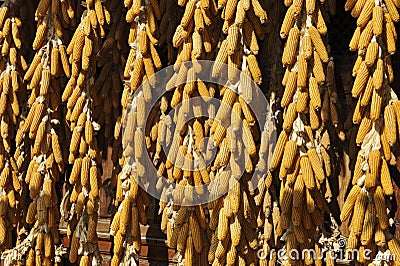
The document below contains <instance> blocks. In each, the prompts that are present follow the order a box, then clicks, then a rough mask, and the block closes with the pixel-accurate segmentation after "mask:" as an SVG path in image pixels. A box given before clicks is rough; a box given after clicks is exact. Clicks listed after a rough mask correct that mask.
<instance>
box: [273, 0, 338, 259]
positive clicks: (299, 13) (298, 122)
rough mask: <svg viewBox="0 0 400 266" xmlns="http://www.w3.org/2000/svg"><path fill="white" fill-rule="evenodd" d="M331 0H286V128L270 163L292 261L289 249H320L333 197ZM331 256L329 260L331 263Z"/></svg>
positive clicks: (280, 231)
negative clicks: (277, 180) (276, 177)
mask: <svg viewBox="0 0 400 266" xmlns="http://www.w3.org/2000/svg"><path fill="white" fill-rule="evenodd" d="M333 2H334V1H321V2H320V1H312V0H311V1H302V0H294V1H285V4H286V5H287V6H288V7H289V8H288V10H287V12H286V15H285V18H284V20H283V23H282V27H281V33H280V34H281V37H282V38H287V41H286V45H285V48H284V51H283V56H282V63H283V64H284V65H285V66H286V72H285V75H284V78H283V81H282V84H283V85H284V86H285V90H284V93H283V96H282V99H281V106H282V107H283V108H285V111H284V121H283V131H282V132H281V133H280V135H279V137H278V141H277V144H276V150H275V153H274V156H273V158H272V161H271V164H270V166H269V167H270V170H271V171H274V170H276V169H279V178H280V179H281V182H282V183H281V191H280V208H281V219H280V222H279V224H278V227H277V229H276V234H278V235H282V234H283V233H285V234H284V240H285V241H286V244H285V246H286V250H287V252H288V253H287V254H288V256H287V259H288V263H290V264H292V263H296V261H295V260H296V259H294V260H293V259H292V258H291V257H290V256H289V254H290V253H289V252H291V251H292V252H293V251H294V250H298V251H301V250H304V249H315V250H316V252H317V253H320V252H321V247H320V246H319V245H318V244H317V243H316V242H315V235H317V236H318V235H319V234H320V233H321V232H322V231H323V228H322V225H323V224H322V222H323V220H324V219H323V217H324V216H323V215H324V213H325V212H326V211H327V205H326V200H325V198H324V194H325V196H329V191H330V189H329V182H328V180H327V178H328V177H330V176H331V174H332V166H331V162H330V156H329V154H328V152H327V149H328V146H329V144H330V141H329V139H330V136H329V133H328V130H327V128H328V127H329V126H330V125H331V124H332V125H334V126H337V124H338V117H337V113H336V107H335V100H336V99H335V96H336V95H335V88H334V86H333V85H334V84H333V82H334V81H333V75H334V71H333V62H332V59H330V58H329V55H328V49H327V47H326V44H325V42H324V40H323V38H324V36H325V35H326V34H327V27H326V24H325V20H326V19H327V16H328V12H329V13H333V12H334V3H333ZM279 166H280V167H279ZM304 203H305V204H304ZM299 253H300V254H301V252H299ZM292 254H293V253H292ZM318 255H319V254H318ZM328 257H329V258H330V256H328ZM329 258H328V260H327V263H328V264H329V265H333V264H332V263H333V262H332V261H331V260H330V259H329ZM298 259H301V258H298ZM303 259H304V260H305V263H306V264H307V265H312V264H314V263H315V264H317V265H318V264H320V263H321V256H317V259H316V261H315V262H314V261H313V258H311V257H310V256H308V257H306V258H303Z"/></svg>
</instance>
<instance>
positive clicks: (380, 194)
mask: <svg viewBox="0 0 400 266" xmlns="http://www.w3.org/2000/svg"><path fill="white" fill-rule="evenodd" d="M348 9H349V10H350V9H351V7H350V6H349V8H348ZM352 16H354V17H355V18H357V29H356V33H355V34H354V36H356V35H359V37H357V38H356V37H354V36H353V39H352V42H351V44H350V47H353V49H352V50H358V55H359V57H358V60H357V61H358V62H357V63H356V65H355V67H354V69H353V76H355V81H354V84H353V89H352V93H353V96H354V97H356V98H358V102H360V106H362V107H361V108H362V109H358V110H355V114H354V116H353V120H354V122H361V123H360V126H359V128H358V129H357V128H355V130H357V131H358V132H357V140H356V142H357V145H358V146H360V147H361V149H360V151H359V152H358V155H357V162H356V164H355V169H354V172H353V181H352V185H353V188H352V190H351V191H356V190H357V191H360V190H361V193H362V195H366V197H367V198H368V200H367V202H368V207H367V208H365V206H363V207H362V208H360V205H359V204H358V203H357V201H354V199H353V198H354V197H353V196H354V195H353V194H354V193H353V194H352V192H350V194H349V195H348V197H347V199H346V201H345V204H344V206H343V208H342V213H341V219H342V221H344V220H347V219H349V218H350V219H349V221H350V234H351V235H352V236H354V237H353V238H354V241H352V242H351V243H350V241H349V243H348V245H347V248H348V249H354V248H357V249H370V250H373V252H372V253H371V258H375V257H378V256H379V255H378V251H376V249H374V246H375V245H378V246H381V248H380V249H381V251H379V252H384V251H385V250H390V253H393V252H395V251H392V249H393V246H392V247H391V246H390V245H389V246H386V245H384V246H382V245H381V244H380V242H388V241H392V240H391V238H392V236H391V235H390V234H386V233H385V235H381V237H380V240H379V241H375V242H373V243H371V242H370V241H371V237H372V235H375V236H377V235H380V234H381V232H388V228H389V227H390V223H389V220H390V219H391V217H389V215H388V212H387V208H388V206H386V202H385V197H386V196H390V195H392V193H393V186H392V179H391V176H390V172H389V168H388V165H389V164H390V163H391V158H392V156H393V153H392V149H393V148H394V146H395V145H396V143H397V138H398V132H397V130H398V129H397V125H398V122H397V121H398V116H397V114H396V107H397V106H398V99H397V96H396V94H395V93H394V92H393V90H392V89H391V87H390V86H389V83H391V82H392V81H393V75H387V74H386V73H388V71H390V69H391V65H390V56H391V55H392V54H393V53H395V50H396V48H395V46H394V42H395V39H396V37H395V36H396V32H395V29H394V24H393V23H394V22H395V21H398V11H397V7H396V6H395V5H394V4H393V1H385V2H379V1H359V2H357V3H356V4H355V5H354V7H352ZM364 205H365V204H364ZM353 209H354V211H353V212H352V210H353ZM371 213H373V215H371ZM375 213H376V215H375ZM351 214H352V216H351ZM371 223H372V224H376V223H377V224H378V225H377V226H371V225H370V224H371ZM360 228H363V230H362V232H361V229H360ZM378 231H379V232H378ZM382 238H383V239H382ZM377 239H379V238H376V240H377ZM393 240H394V239H393ZM371 247H372V248H371ZM351 259H354V260H357V258H351ZM359 262H360V263H362V264H366V263H367V261H363V260H362V259H359Z"/></svg>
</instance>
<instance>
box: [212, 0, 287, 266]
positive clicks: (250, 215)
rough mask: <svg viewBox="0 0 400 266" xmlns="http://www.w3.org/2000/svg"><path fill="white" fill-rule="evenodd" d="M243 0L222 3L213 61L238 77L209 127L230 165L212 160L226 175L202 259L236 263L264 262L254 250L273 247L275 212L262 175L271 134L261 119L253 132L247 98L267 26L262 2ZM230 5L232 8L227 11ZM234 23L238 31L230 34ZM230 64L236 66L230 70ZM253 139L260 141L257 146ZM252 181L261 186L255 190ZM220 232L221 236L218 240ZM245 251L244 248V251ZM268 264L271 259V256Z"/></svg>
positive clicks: (251, 92)
mask: <svg viewBox="0 0 400 266" xmlns="http://www.w3.org/2000/svg"><path fill="white" fill-rule="evenodd" d="M246 2H247V1H242V0H240V1H238V4H237V5H236V6H235V5H234V1H227V3H226V5H225V7H224V10H225V17H224V19H225V20H224V27H225V26H226V28H227V31H226V32H224V33H227V35H228V36H227V38H226V39H225V40H223V41H222V43H221V47H220V50H219V51H218V54H217V58H216V61H217V63H225V64H228V67H229V68H228V70H227V71H228V80H229V82H230V83H231V84H235V83H236V82H238V84H239V88H240V89H239V90H238V92H237V94H236V92H234V94H236V95H234V94H233V93H232V91H231V90H230V89H229V87H227V88H224V94H223V96H222V102H223V103H226V104H227V105H228V106H229V107H230V108H227V107H225V108H224V106H221V107H220V108H219V110H218V111H217V113H216V118H217V119H215V120H214V123H213V125H212V127H211V134H212V135H211V138H212V139H213V140H214V141H215V144H216V145H217V146H219V153H222V152H225V145H226V143H228V146H230V149H231V150H230V152H231V155H230V160H229V164H230V169H229V168H227V169H223V168H222V167H223V166H224V164H222V165H221V164H219V163H220V161H219V160H218V159H219V156H218V155H219V154H218V155H217V158H216V160H215V161H214V165H213V168H215V169H220V170H219V171H218V172H217V174H216V178H219V179H223V180H225V179H224V178H225V176H226V175H228V177H227V179H228V180H227V183H228V184H229V186H228V189H229V190H228V194H227V195H226V196H225V197H224V198H219V199H218V200H215V201H214V202H211V203H210V204H209V205H208V207H209V209H211V210H212V212H211V216H210V223H209V227H210V229H211V230H212V231H213V236H212V238H211V246H210V251H209V252H208V261H209V263H213V265H218V264H221V265H233V264H237V263H238V264H239V265H240V264H241V263H244V259H243V258H244V257H245V258H246V259H245V260H246V263H248V264H251V263H268V261H269V259H270V258H269V257H268V256H266V257H265V258H263V259H262V260H260V258H256V256H255V251H256V250H257V249H260V248H261V247H264V248H265V249H268V247H274V246H275V239H273V237H271V235H272V232H271V231H272V227H271V226H268V225H271V223H272V221H277V220H278V217H277V215H276V211H277V209H274V214H275V215H271V211H272V207H271V206H272V203H271V202H272V200H271V198H270V197H268V196H267V194H269V193H270V186H271V181H272V176H271V175H270V174H266V172H267V167H268V166H267V163H268V161H267V158H268V157H269V156H271V154H270V153H271V151H270V147H268V141H269V140H270V138H271V136H270V134H271V131H273V125H272V124H268V123H266V125H265V126H264V125H262V126H261V128H263V129H264V130H263V129H262V131H263V132H259V129H258V128H257V125H256V124H254V123H253V121H254V120H255V119H254V116H255V115H254V114H253V113H252V110H251V106H252V101H253V99H256V98H257V97H258V96H257V95H256V94H254V93H255V91H257V90H253V89H252V86H254V84H251V82H254V83H256V84H258V85H260V84H261V82H262V77H261V71H260V67H259V64H258V59H257V54H258V52H259V48H258V42H259V40H261V39H263V38H264V36H265V25H267V27H268V25H269V22H268V23H266V22H267V21H266V19H265V18H266V17H267V16H266V11H265V6H263V3H261V1H260V2H258V1H256V2H255V1H253V2H251V3H250V1H249V4H250V6H247V5H248V4H247V3H246ZM260 8H261V11H260ZM273 8H275V9H278V10H275V12H279V5H278V4H273ZM232 9H233V10H236V12H233V11H231V10H232ZM231 12H233V14H234V15H233V18H232V21H234V23H230V17H229V14H231ZM276 16H278V15H277V14H276ZM246 18H247V20H246ZM276 20H278V18H277V17H275V18H274V21H275V23H277V21H276ZM237 28H239V33H236V32H237ZM223 31H224V28H223ZM236 34H237V35H238V36H237V35H236ZM225 42H226V46H227V50H225V49H226V48H225ZM272 46H273V45H272ZM272 46H271V47H272ZM222 69H223V68H222V67H221V66H220V65H219V64H215V65H214V67H213V69H212V72H211V75H212V76H214V77H218V76H220V75H223V71H221V70H222ZM236 69H238V70H239V71H235V70H236ZM249 79H251V80H249ZM227 109H230V110H229V111H227ZM229 116H230V119H231V124H230V127H228V128H226V132H225V133H224V135H222V137H220V136H221V133H220V131H221V130H220V128H221V127H220V125H221V123H219V122H217V121H224V119H227V117H229ZM269 122H270V121H269ZM222 124H223V123H222ZM258 143H260V144H261V145H260V146H259V147H258V145H257V144H258ZM254 145H256V147H254ZM257 155H258V157H259V160H258V163H257V160H253V159H254V157H257ZM226 163H227V162H226ZM220 171H222V172H220ZM253 175H255V176H256V177H257V179H258V180H257V181H258V182H259V184H257V183H256V184H254V183H252V182H254V180H250V179H251V177H252V176H253ZM221 182H222V181H221ZM223 182H224V183H225V181H223ZM257 185H259V186H258V187H259V188H260V187H264V189H262V190H261V189H260V191H259V192H258V191H257V192H255V191H254V190H255V189H256V186H257ZM212 189H213V188H212ZM217 189H218V188H215V190H217ZM212 193H213V190H211V194H212ZM256 193H259V194H256ZM255 198H257V200H256V199H255ZM264 199H265V200H264ZM263 203H264V204H263ZM221 205H222V206H221ZM221 207H222V208H221ZM218 217H219V219H218ZM264 224H266V225H265V226H264ZM228 226H229V227H228ZM264 227H265V229H264ZM221 231H222V232H223V233H221ZM263 234H264V235H265V236H266V237H265V239H264V238H263V237H262V235H263ZM221 236H224V239H222V238H221ZM214 239H217V240H214ZM261 241H262V242H261ZM214 243H215V244H214ZM245 250H248V252H247V254H246V253H245ZM270 263H274V262H273V259H272V260H271V262H270Z"/></svg>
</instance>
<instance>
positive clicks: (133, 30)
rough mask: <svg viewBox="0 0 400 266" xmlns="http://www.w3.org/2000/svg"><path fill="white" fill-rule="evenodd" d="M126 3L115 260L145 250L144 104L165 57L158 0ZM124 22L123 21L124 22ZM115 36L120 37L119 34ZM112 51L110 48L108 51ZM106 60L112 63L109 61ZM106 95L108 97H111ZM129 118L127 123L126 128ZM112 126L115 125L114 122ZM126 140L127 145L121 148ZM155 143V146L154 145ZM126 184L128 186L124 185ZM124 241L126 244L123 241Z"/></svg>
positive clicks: (116, 79)
mask: <svg viewBox="0 0 400 266" xmlns="http://www.w3.org/2000/svg"><path fill="white" fill-rule="evenodd" d="M124 4H125V8H127V9H128V11H127V13H126V17H125V19H126V22H128V23H129V24H130V31H129V36H128V40H123V39H122V38H121V39H118V41H122V40H123V41H125V42H127V44H128V45H129V47H128V50H129V53H127V60H126V64H125V66H124V67H125V68H124V69H121V70H122V71H121V70H119V66H118V64H117V62H118V61H115V66H113V68H117V69H118V72H117V73H121V76H123V77H124V79H125V81H124V82H123V88H122V97H121V98H120V99H119V101H120V102H121V105H122V110H121V111H122V115H121V116H119V117H118V119H117V122H116V124H117V126H116V127H115V129H114V136H113V137H114V140H113V152H112V157H113V162H114V169H113V179H115V181H112V183H113V184H115V189H116V195H115V196H116V198H115V201H114V205H115V206H117V207H118V212H117V214H119V213H120V214H121V215H120V217H121V219H122V220H121V219H120V221H119V222H118V221H117V220H116V219H117V216H115V218H114V219H113V223H112V224H111V227H110V232H111V234H112V235H114V236H115V238H118V239H119V240H120V241H118V242H116V244H117V245H115V246H114V252H113V254H114V255H113V258H112V261H111V264H112V265H118V264H119V263H120V262H121V261H126V260H129V259H130V257H131V256H133V257H134V259H136V260H137V259H138V254H139V252H140V247H141V234H140V230H139V228H140V224H146V212H145V208H146V206H147V205H148V204H149V198H148V195H147V194H146V192H145V191H144V190H143V189H142V188H141V187H140V186H139V182H141V180H142V178H143V177H144V176H146V175H145V174H146V167H145V165H143V163H142V161H143V157H144V156H145V154H144V152H146V147H147V146H145V138H147V136H146V137H145V136H144V135H143V132H142V128H144V127H145V126H146V125H145V121H144V115H145V105H146V102H148V101H151V100H152V92H151V90H152V89H153V87H154V86H155V84H156V82H157V81H156V80H155V76H154V75H153V74H154V73H155V72H156V71H157V70H159V69H160V68H161V59H160V57H159V55H158V52H157V50H156V46H158V44H159V40H158V38H159V35H160V32H159V29H158V23H157V20H160V18H161V13H160V7H159V4H158V3H157V1H149V2H147V3H146V4H144V5H142V3H140V1H125V3H124ZM139 9H140V11H139ZM118 16H119V15H117V17H118ZM119 24H123V23H122V21H121V22H120V23H119ZM117 25H118V24H117ZM115 34H116V35H117V34H119V35H121V33H120V29H118V28H116V29H115ZM113 39H114V37H113V36H112V35H110V40H113ZM115 39H116V40H117V38H115ZM121 46H122V47H125V46H126V44H125V43H119V42H116V44H115V45H114V49H116V48H115V47H118V49H121V48H120V47H121ZM107 51H108V50H105V52H107ZM107 53H108V52H107ZM104 62H105V65H107V61H104ZM110 71H112V70H110ZM114 72H115V71H113V73H114ZM110 73H111V72H110ZM119 77H120V75H119V74H118V75H115V76H113V82H115V83H119V82H120V81H119ZM102 82H104V86H107V81H106V80H102ZM142 84H143V87H142V88H143V90H142V91H143V94H142V95H141V97H140V99H139V100H138V105H137V106H136V107H137V108H132V107H131V103H130V102H131V101H136V99H133V94H134V92H135V91H136V90H137V89H138V88H139V86H141V85H142ZM110 96H111V97H115V95H114V93H113V91H112V90H110ZM119 96H121V95H119ZM104 99H105V100H106V98H104ZM139 102H140V103H139ZM113 103H114V100H113ZM115 106H119V105H118V104H116V105H115ZM112 115H115V112H112ZM154 115H155V114H154ZM105 119H107V117H106V118H105ZM114 119H115V118H114ZM124 121H126V125H127V127H125V129H124V130H122V125H123V123H124ZM109 125H110V126H112V125H113V122H112V123H110V124H109ZM106 126H107V125H106ZM137 127H138V128H137ZM153 128H154V129H152V130H151V132H154V130H155V129H158V128H157V124H156V126H155V127H153ZM146 132H148V131H146ZM147 140H148V141H152V138H151V137H150V136H149V138H147ZM146 143H147V142H146ZM121 144H122V149H121V148H120V147H121ZM152 146H153V148H155V145H152ZM132 158H133V159H134V161H135V162H136V167H134V166H132V165H130V164H129V161H130V160H132ZM118 162H119V165H118ZM123 183H124V184H125V185H124V187H122V184H123ZM114 224H116V225H117V226H114ZM124 241H125V243H126V244H125V245H124V246H122V243H123V242H124Z"/></svg>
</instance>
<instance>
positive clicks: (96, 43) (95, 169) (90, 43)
mask: <svg viewBox="0 0 400 266" xmlns="http://www.w3.org/2000/svg"><path fill="white" fill-rule="evenodd" d="M85 4H86V10H85V11H84V12H83V14H82V17H81V22H80V24H79V25H78V27H77V29H76V31H75V33H74V35H73V36H72V39H71V41H70V43H69V45H68V47H67V49H66V52H67V54H68V55H69V62H70V64H71V77H70V79H69V81H68V83H67V85H66V87H65V90H64V92H63V94H62V100H63V101H64V102H66V106H67V113H66V119H67V121H68V123H69V127H70V130H71V131H72V133H71V140H70V146H69V156H68V162H69V163H70V164H73V166H72V170H71V173H70V175H69V178H68V183H69V184H70V186H69V187H68V186H67V190H68V192H67V194H66V196H65V198H64V199H63V203H64V204H65V206H66V207H67V208H65V209H67V210H68V211H66V212H65V213H64V217H63V218H64V220H66V221H67V222H68V232H67V233H68V235H69V237H70V239H71V245H70V253H69V260H70V261H71V262H72V263H75V262H77V261H79V262H80V264H81V265H90V264H92V265H95V264H100V263H101V257H100V254H99V250H98V236H97V231H96V229H97V220H98V207H99V203H98V201H99V188H100V186H101V179H100V176H101V168H100V167H101V163H102V158H101V151H100V149H99V147H98V144H97V136H96V135H95V134H96V132H98V131H99V130H100V129H102V128H104V127H105V121H102V120H101V119H100V117H101V115H99V114H97V113H98V112H102V111H103V109H102V110H99V108H105V107H103V106H101V107H99V106H100V104H101V103H103V104H104V98H106V97H108V95H109V93H110V92H109V91H103V90H102V89H104V87H101V86H99V88H98V87H95V86H94V85H95V80H96V77H97V76H96V75H97V74H98V73H96V70H97V69H96V66H97V62H98V61H100V60H98V59H99V58H98V57H97V55H98V54H99V51H101V48H102V40H101V38H103V37H105V36H106V28H107V27H108V24H109V23H110V22H111V12H112V11H114V8H116V6H117V3H115V1H111V2H109V3H103V2H102V1H101V0H95V1H89V0H88V1H86V3H85ZM99 64H100V65H101V63H99ZM109 66H110V67H111V65H109ZM105 68H106V67H105V66H103V69H102V71H101V72H103V71H104V73H103V74H106V73H107V71H105V70H104V69H105ZM100 78H105V77H99V79H100ZM100 89H101V90H100ZM106 89H107V90H110V89H111V88H110V87H106ZM107 108H110V107H109V106H108V107H107ZM96 119H98V120H97V121H96ZM103 119H104V118H103Z"/></svg>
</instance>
